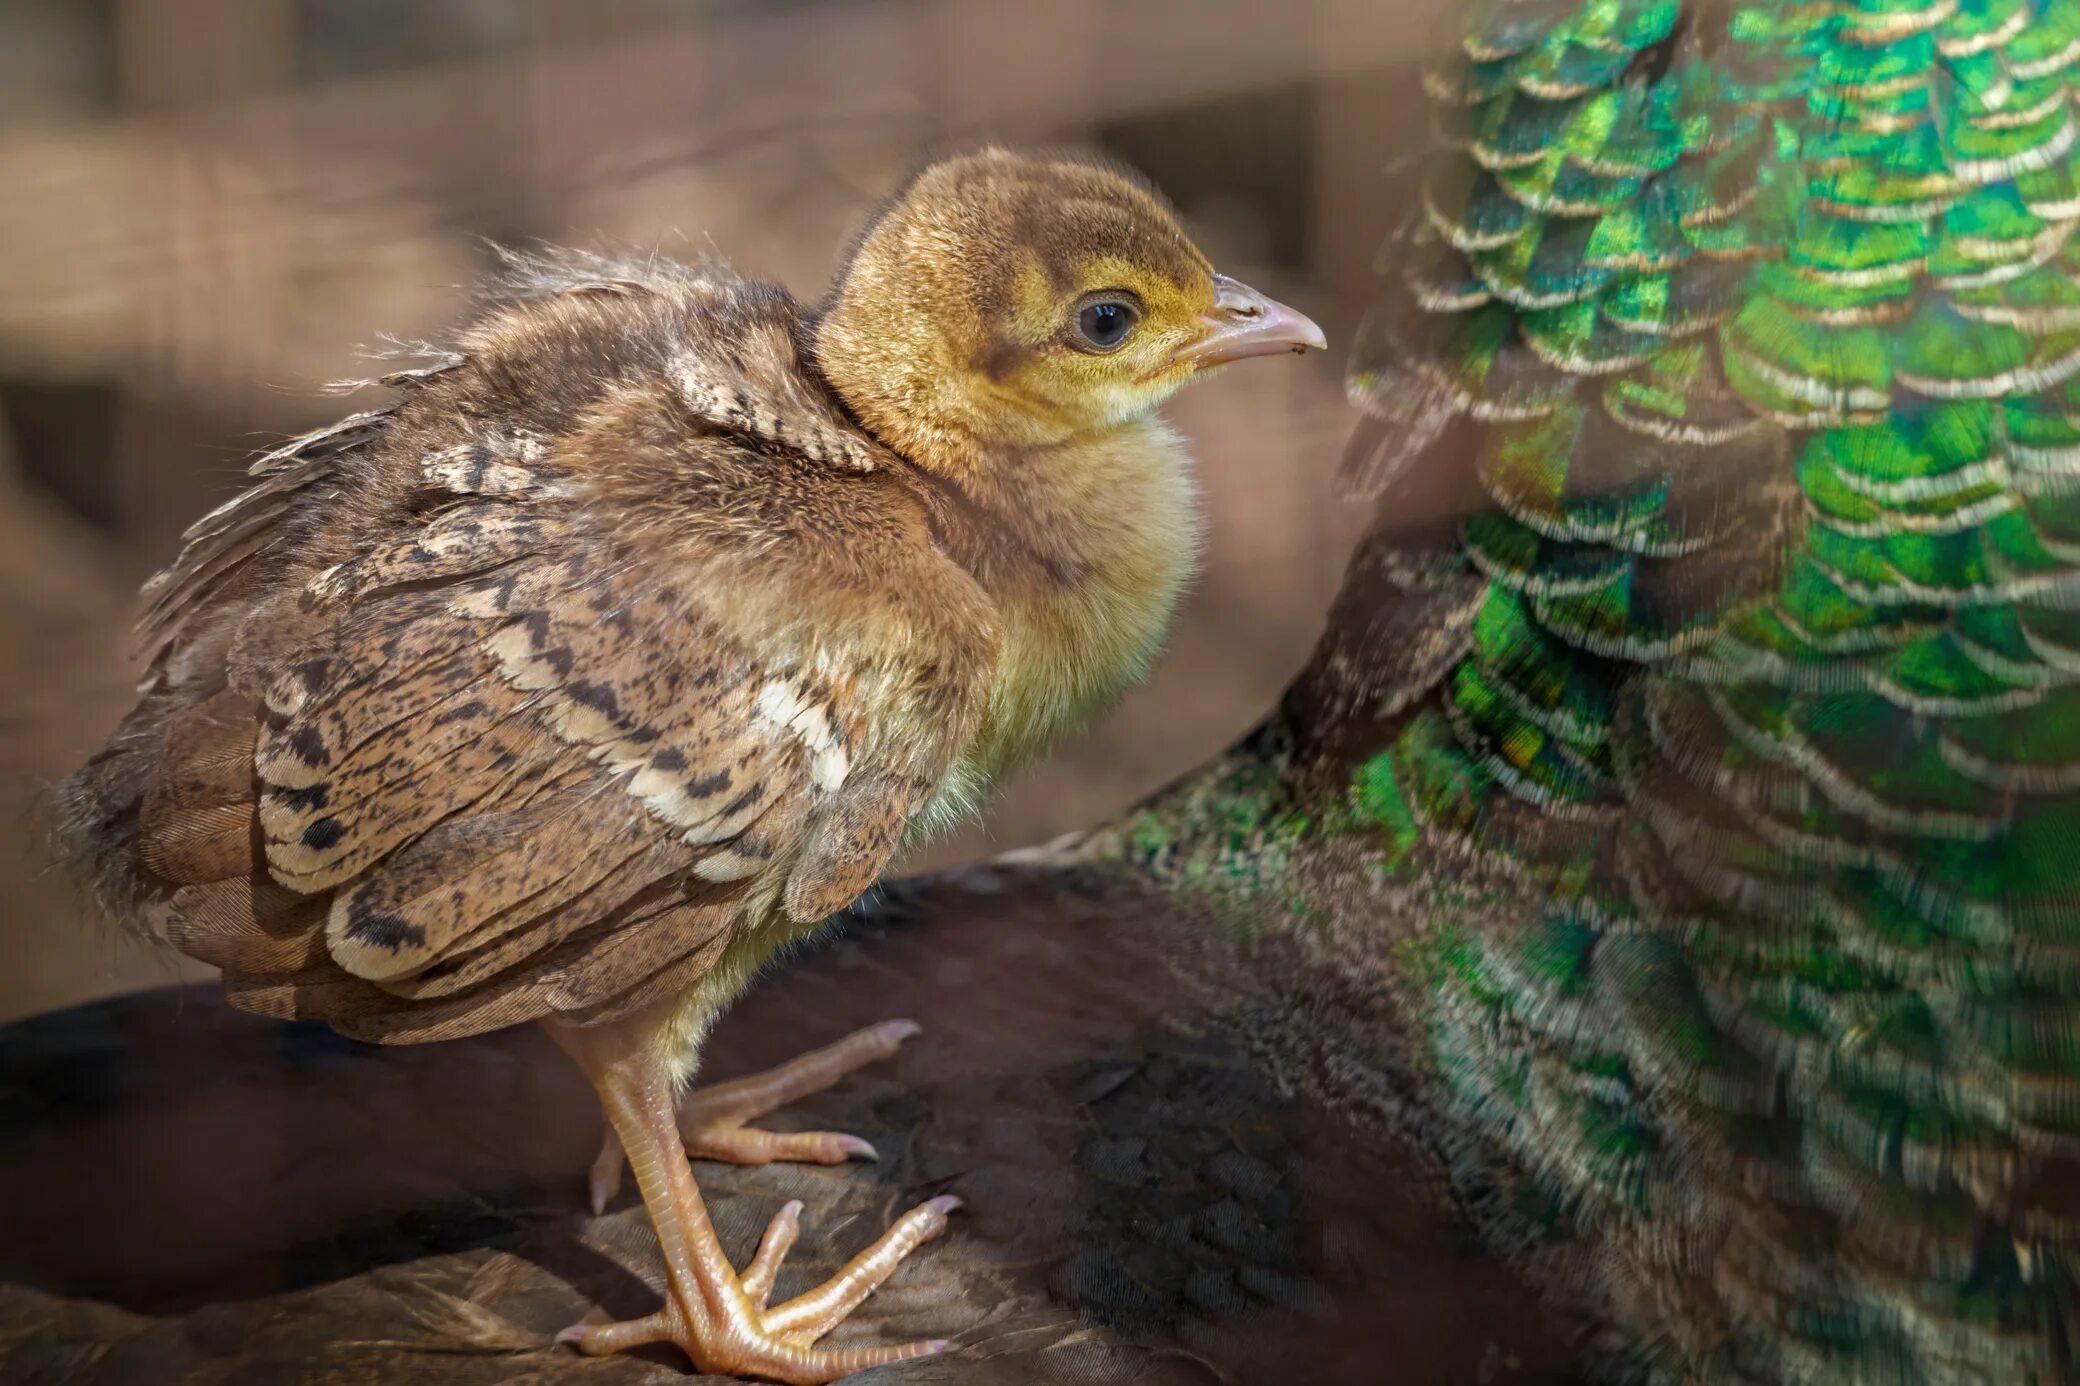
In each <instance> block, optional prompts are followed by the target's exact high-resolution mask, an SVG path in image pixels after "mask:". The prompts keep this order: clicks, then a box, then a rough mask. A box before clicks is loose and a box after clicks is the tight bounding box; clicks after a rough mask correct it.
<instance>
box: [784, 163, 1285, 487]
mask: <svg viewBox="0 0 2080 1386" xmlns="http://www.w3.org/2000/svg"><path fill="white" fill-rule="evenodd" d="M1324 345H1325V342H1324V340H1323V337H1322V333H1321V329H1320V328H1318V327H1316V326H1315V325H1314V323H1312V322H1310V321H1309V320H1308V319H1307V318H1305V317H1304V316H1302V315H1301V314H1299V313H1297V312H1294V311H1293V310H1292V309H1290V308H1287V307H1285V306H1284V305H1283V304H1280V303H1276V302H1274V301H1272V300H1271V299H1269V298H1266V297H1265V296H1264V295H1262V294H1259V293H1257V292H1256V291H1255V290H1253V289H1250V288H1249V287H1247V286H1246V285H1243V284H1239V283H1237V282H1236V281H1234V280H1232V279H1229V278H1227V277H1225V276H1223V275H1220V274H1216V273H1215V272H1214V270H1213V267H1212V265H1211V264H1209V263H1208V261H1207V259H1206V257H1205V256H1204V255H1203V254H1202V253H1200V251H1199V249H1198V247H1197V246H1195V245H1193V244H1192V242H1191V240H1190V238H1189V237H1187V236H1186V235H1185V233H1184V231H1183V229H1182V228H1181V227H1180V226H1179V225H1178V224H1177V220H1176V218H1175V216H1174V215H1173V214H1172V213H1171V211H1170V209H1169V208H1168V207H1167V206H1165V205H1164V203H1163V202H1162V201H1161V200H1160V199H1159V198H1158V197H1157V196H1156V194H1155V193H1154V192H1153V191H1151V190H1150V189H1148V188H1147V187H1146V186H1145V185H1143V184H1142V183H1141V182H1139V181H1138V180H1137V179H1135V178H1133V177H1132V176H1130V175H1128V174H1126V173H1124V172H1121V171H1119V170H1116V169H1114V168H1111V167H1109V166H1105V165H1101V164H1096V163H1091V162H1087V161H1084V160H1080V159H1074V158H1066V157H1057V158H1035V157H1029V156H1025V155H1018V154H1012V153H1009V152H1007V151H1004V150H997V149H991V150H985V151H983V152H982V153H979V154H974V155H969V156H965V157H963V158H958V159H953V160H949V161H947V162H945V163H940V164H936V165H933V166H932V167H931V168H928V169H927V170H925V171H924V172H923V173H922V174H920V175H919V176H918V177H917V178H916V179H915V180H913V181H912V182H911V183H910V184H909V186H907V187H906V188H905V189H903V190H902V191H901V192H900V193H898V194H897V195H896V197H895V198H894V199H893V200H892V201H891V202H890V203H889V205H888V206H887V207H886V208H885V209H884V210H883V212H882V213H881V215H880V216H878V217H877V218H876V219H875V220H874V221H873V222H872V223H871V224H870V225H869V226H868V228H867V229H866V231H865V232H864V233H863V234H862V236H861V237H860V239H859V241H858V243H857V245H856V246H855V248H854V251H853V254H852V256H851V258H850V259H849V261H848V262H847V264H846V266H845V268H844V269H843V270H842V271H841V272H840V274H839V276H838V279H837V283H836V285H835V287H834V289H833V291H832V294H831V297H830V299H829V300H828V301H827V302H826V304H825V306H824V309H823V312H822V315H821V317H820V320H819V323H818V326H817V334H816V350H817V355H818V358H819V361H820V363H821V365H822V366H823V369H824V371H825V373H826V374H827V375H828V376H829V378H830V379H831V382H832V384H833V385H835V386H836V387H837V389H838V391H839V393H840V394H841V395H843V396H844V398H845V399H846V402H847V403H848V404H850V405H851V406H852V408H853V409H854V411H855V412H856V413H858V415H859V416H860V419H861V421H862V422H863V423H865V424H866V425H867V427H868V428H870V429H872V430H873V431H874V432H875V433H876V434H877V435H878V436H880V437H881V438H883V439H884V440H885V441H887V442H888V443H890V444H891V445H892V446H894V447H895V448H897V449H898V450H899V451H901V452H903V453H905V454H906V455H908V456H909V457H911V459H912V460H913V461H915V462H917V464H918V465H920V466H923V467H926V468H928V469H938V470H944V471H949V472H959V471H963V470H967V469H969V468H972V467H975V466H981V465H988V464H989V463H990V462H991V461H992V460H995V461H1002V460H1004V459H1005V458H1006V457H1007V456H1008V455H1015V454H1016V453H1017V452H1018V451H1019V450H1021V449H1027V448H1035V447H1047V446H1050V445H1053V444H1058V443H1062V442H1066V441H1069V440H1072V439H1075V438H1078V437H1085V436H1089V435H1093V434H1097V433H1101V432H1103V431H1105V430H1107V429H1111V428H1116V427H1118V426H1119V425H1121V424H1124V423H1126V422H1128V421H1131V420H1133V419H1136V418H1139V417H1142V416H1144V415H1147V414H1148V413H1150V412H1151V411H1153V410H1154V409H1155V408H1156V406H1158V405H1159V404H1161V403H1162V402H1163V401H1164V400H1166V399H1168V398H1169V397H1170V396H1171V395H1172V394H1174V393H1176V391H1177V390H1178V389H1179V388H1180V387H1182V386H1183V385H1185V384H1186V383H1188V382H1189V381H1191V380H1193V379H1195V378H1196V377H1198V376H1200V375H1202V374H1203V373H1205V372H1206V371H1208V370H1210V369H1212V368H1214V367H1217V366H1220V365H1223V364H1225V363H1227V362H1230V361H1235V360H1240V359H1242V358H1244V357H1248V356H1257V355H1265V354H1270V353H1277V352H1287V351H1304V350H1307V349H1309V348H1318V347H1321V346H1324Z"/></svg>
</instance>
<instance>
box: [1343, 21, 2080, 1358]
mask: <svg viewBox="0 0 2080 1386" xmlns="http://www.w3.org/2000/svg"><path fill="white" fill-rule="evenodd" d="M1455 22H1456V23H1457V24H1458V25H1459V27H1458V30H1457V32H1458V34H1459V36H1460V39H1461V50H1460V52H1459V53H1458V54H1457V55H1456V56H1455V61H1453V62H1452V63H1450V64H1447V65H1446V67H1445V68H1444V69H1443V70H1442V71H1441V72H1440V75H1439V76H1438V77H1437V78H1436V79H1435V80H1434V81H1433V84H1432V90H1433V95H1434V97H1435V99H1436V104H1437V108H1438V110H1439V112H1440V119H1441V121H1442V126H1443V131H1444V140H1443V145H1444V148H1443V149H1442V150H1441V152H1440V153H1439V155H1438V156H1437V159H1436V161H1435V164H1434V167H1433V168H1432V169H1431V170H1430V175H1429V177H1428V179H1427V181H1426V186H1425V189H1424V198H1423V213H1424V214H1423V217H1422V221H1421V224H1420V226H1419V228H1418V230H1417V231H1416V233H1415V234H1414V236H1413V238H1412V239H1410V240H1408V241H1406V242H1404V243H1402V244H1401V245H1399V246H1397V247H1395V248H1394V249H1392V250H1391V251H1390V252H1389V255H1390V257H1391V258H1392V259H1393V260H1394V261H1395V262H1396V263H1398V264H1399V265H1400V266H1401V267H1402V269H1403V271H1404V273H1403V275H1402V278H1401V281H1400V282H1399V283H1397V284H1396V285H1395V286H1394V287H1393V288H1392V289H1391V290H1390V293H1389V296H1388V301H1387V302H1386V303H1384V304H1382V306H1381V308H1380V310H1379V311H1378V312H1377V313H1376V314H1375V315H1374V317H1373V320H1372V322H1371V324H1370V325H1369V326H1368V329H1367V332H1366V335H1365V337H1364V339H1363V341H1362V342H1361V346H1360V356H1359V359H1358V362H1357V365H1356V369H1355V370H1354V373H1353V376H1352V381H1351V384H1352V393H1353V397H1354V398H1355V399H1357V400H1358V401H1359V402H1360V404H1361V405H1362V406H1363V407H1364V408H1365V410H1366V411H1367V413H1368V415H1369V416H1370V417H1369V419H1368V422H1367V424H1366V426H1365V427H1364V428H1363V429H1361V431H1360V434H1359V437H1358V440H1357V442H1356V443H1355V445H1354V447H1353V449H1352V452H1351V455H1350V458H1351V461H1350V471H1349V476H1350V479H1351V481H1352V482H1353V484H1354V485H1355V486H1356V487H1357V489H1360V490H1371V491H1378V490H1381V489H1386V488H1392V487H1394V486H1395V485H1397V484H1398V483H1400V481H1401V479H1402V478H1404V477H1408V476H1413V475H1415V474H1417V473H1419V472H1424V471H1430V470H1434V469H1436V468H1440V467H1441V468H1447V469H1461V468H1470V469H1471V470H1472V471H1473V472H1474V473H1475V474H1476V476H1477V478H1478V481H1479V484H1480V489H1481V492H1482V494H1483V498H1484V502H1485V503H1484V504H1483V505H1481V506H1479V507H1477V508H1476V509H1475V512H1474V513H1472V514H1471V515H1469V516H1468V517H1467V518H1466V519H1465V520H1464V521H1463V522H1462V523H1461V524H1459V525H1458V527H1457V531H1456V534H1455V536H1454V538H1455V541H1456V549H1457V559H1456V566H1454V565H1453V563H1452V562H1451V561H1450V560H1446V561H1445V562H1444V564H1443V569H1444V571H1446V572H1456V573H1458V574H1460V575H1461V577H1460V578H1457V579H1447V578H1439V577H1438V576H1437V568H1438V565H1437V564H1435V563H1433V564H1431V565H1429V567H1427V568H1426V569H1425V572H1426V574H1428V576H1427V577H1426V579H1425V580H1426V582H1428V583H1429V584H1430V586H1428V587H1425V586H1423V585H1422V584H1417V583H1414V582H1410V583H1409V584H1408V586H1409V592H1410V600H1431V598H1430V597H1429V596H1428V595H1427V593H1428V592H1430V591H1432V590H1434V588H1435V585H1436V583H1437V582H1440V581H1463V580H1467V579H1470V580H1474V581H1478V582H1479V583H1480V584H1481V585H1482V590H1483V595H1482V597H1481V599H1480V606H1479V609H1478V611H1477V613H1476V614H1475V616H1474V617H1473V619H1472V620H1471V621H1470V623H1468V625H1467V627H1466V630H1465V634H1464V637H1463V640H1462V641H1461V642H1460V644H1459V646H1458V651H1459V655H1458V658H1457V659H1456V661H1455V662H1454V663H1452V664H1451V665H1450V667H1449V668H1448V669H1446V670H1444V671H1443V672H1441V673H1440V674H1439V676H1438V677H1437V679H1436V681H1435V683H1434V684H1433V685H1432V687H1431V689H1430V690H1429V693H1428V695H1427V697H1426V699H1425V700H1424V701H1423V702H1421V703H1420V704H1418V705H1413V706H1414V708H1415V710H1414V711H1413V712H1412V713H1410V714H1409V715H1407V716H1405V717H1403V718H1402V719H1401V720H1400V721H1399V722H1398V723H1397V730H1396V731H1395V733H1394V738H1393V741H1392V744H1391V745H1390V746H1389V747H1388V748H1387V749H1386V750H1385V751H1384V753H1382V754H1380V755H1378V756H1377V757H1376V758H1373V759H1371V760H1369V761H1368V762H1366V763H1365V764H1364V765H1363V766H1362V767H1360V768H1359V770H1358V781H1357V786H1356V791H1355V793H1356V798H1355V800H1354V802H1355V803H1356V804H1357V805H1358V806H1359V807H1360V808H1361V810H1362V811H1363V812H1364V813H1365V814H1366V815H1367V816H1368V817H1370V818H1371V819H1373V820H1375V821H1376V822H1378V823H1379V824H1381V825H1382V826H1383V828H1384V830H1385V832H1386V834H1387V839H1386V840H1387V842H1388V844H1389V853H1390V863H1391V864H1390V872H1392V873H1399V874H1400V875H1401V876H1403V877H1404V878H1406V879H1408V880H1411V881H1417V882H1420V881H1425V880H1429V881H1433V882H1444V881H1454V880H1457V881H1461V882H1463V881H1464V880H1465V879H1466V878H1467V863H1468V862H1469V861H1470V860H1472V858H1470V857H1469V856H1468V852H1469V851H1472V852H1475V853H1498V852H1499V853H1500V854H1501V856H1502V859H1503V860H1506V861H1507V862H1508V863H1509V866H1510V869H1511V870H1512V871H1513V872H1516V873H1517V874H1518V876H1519V878H1520V879H1521V880H1522V881H1523V882H1524V883H1525V885H1526V887H1527V888H1528V890H1529V892H1530V893H1531V895H1532V896H1533V897H1534V898H1537V899H1541V900H1542V901H1543V902H1544V903H1543V904H1542V905H1540V906H1539V908H1538V909H1537V910H1535V911H1534V912H1533V913H1532V915H1531V916H1529V917H1527V915H1526V913H1525V911H1524V910H1522V909H1520V908H1505V907H1503V906H1502V905H1500V904H1498V903H1496V902H1495V900H1493V899H1491V898H1488V897H1485V896H1482V895H1481V894H1480V892H1478V891H1473V892H1469V891H1468V890H1467V889H1466V888H1464V886H1463V885H1460V886H1455V887H1454V888H1453V889H1452V890H1450V891H1446V892H1443V893H1442V894H1441V898H1440V901H1439V911H1438V927H1437V928H1436V929H1435V930H1434V932H1433V933H1432V934H1431V935H1430V936H1429V937H1428V938H1426V939H1424V940H1422V941H1421V942H1420V946H1419V947H1415V948H1413V949H1412V951H1411V952H1410V955H1409V957H1408V958H1407V960H1406V961H1407V962H1408V963H1409V964H1410V970H1411V976H1412V977H1413V978H1414V979H1415V980H1416V981H1417V982H1418V983H1419V984H1420V1003H1419V1004H1420V1007H1421V1009H1422V1011H1423V1013H1424V1014H1425V1016H1426V1018H1427V1024H1428V1033H1429V1035H1430V1037H1431V1039H1432V1044H1433V1052H1432V1054H1431V1059H1432V1062H1433V1065H1434V1069H1435V1076H1436V1078H1437V1079H1438V1081H1439V1084H1440V1088H1441V1094H1442V1096H1443V1099H1444V1101H1445V1103H1446V1106H1447V1108H1448V1109H1449V1110H1450V1111H1451V1112H1452V1114H1453V1116H1454V1119H1455V1120H1456V1121H1457V1122H1458V1123H1460V1129H1461V1130H1462V1131H1465V1132H1469V1133H1471V1134H1470V1136H1469V1137H1468V1141H1467V1145H1466V1147H1465V1149H1466V1151H1467V1153H1468V1155H1469V1158H1468V1159H1467V1161H1466V1162H1465V1164H1464V1168H1466V1169H1469V1170H1471V1169H1475V1168H1479V1169H1481V1170H1484V1171H1486V1173H1485V1174H1484V1175H1483V1177H1484V1178H1489V1179H1495V1180H1498V1181H1499V1182H1500V1183H1501V1185H1502V1187H1503V1188H1504V1190H1505V1196H1504V1197H1502V1198H1501V1199H1495V1198H1492V1197H1491V1198H1489V1199H1488V1206H1489V1207H1490V1208H1491V1209H1493V1208H1496V1207H1497V1206H1498V1205H1504V1204H1506V1205H1508V1207H1507V1209H1506V1210H1505V1211H1506V1213H1507V1217H1506V1218H1505V1219H1504V1220H1505V1221H1510V1222H1512V1224H1513V1225H1514V1226H1515V1227H1516V1229H1517V1233H1516V1234H1517V1235H1519V1236H1521V1237H1523V1238H1524V1239H1525V1240H1524V1241H1523V1242H1522V1243H1520V1244H1522V1245H1525V1246H1526V1247H1527V1248H1529V1249H1531V1250H1533V1251H1534V1252H1535V1251H1536V1250H1537V1249H1538V1248H1539V1247H1541V1246H1545V1247H1558V1246H1561V1245H1564V1244H1565V1243H1566V1242H1567V1241H1568V1240H1569V1239H1570V1238H1571V1239H1578V1240H1579V1241H1581V1242H1586V1243H1588V1244H1589V1245H1591V1246H1593V1247H1594V1248H1595V1251H1594V1253H1593V1255H1592V1257H1591V1258H1590V1259H1589V1260H1588V1261H1587V1262H1586V1263H1585V1262H1583V1261H1580V1260H1576V1261H1572V1262H1569V1264H1571V1265H1574V1266H1576V1267H1578V1268H1579V1267H1580V1266H1582V1265H1584V1264H1587V1265H1588V1266H1589V1267H1590V1268H1591V1271H1590V1273H1589V1274H1587V1275H1585V1276H1582V1277H1580V1278H1579V1279H1578V1280H1577V1281H1576V1283H1575V1286H1574V1288H1576V1289H1580V1288H1581V1287H1582V1286H1583V1285H1586V1284H1591V1283H1593V1284H1595V1285H1596V1287H1597V1288H1596V1290H1595V1291H1594V1293H1593V1295H1592V1298H1594V1299H1596V1300H1598V1301H1599V1302H1600V1304H1601V1305H1602V1307H1603V1309H1604V1310H1605V1311H1606V1312H1608V1313H1610V1314H1612V1315H1613V1317H1614V1319H1615V1321H1616V1324H1617V1327H1618V1330H1619V1333H1618V1335H1617V1340H1616V1342H1615V1344H1614V1352H1613V1360H1615V1361H1617V1362H1620V1363H1626V1364H1629V1368H1630V1369H1631V1370H1633V1371H1636V1372H1639V1373H1641V1374H1642V1375H1643V1376H1645V1377H1647V1378H1649V1379H1686V1380H1687V1379H1709V1380H1738V1381H1801V1382H1823V1381H1824V1382H1866V1381H1867V1382H1879V1381H1883V1382H1888V1383H1896V1382H1924V1383H1937V1382H1960V1381H1983V1382H1996V1381H1998V1382H2021V1381H2036V1382H2048V1381H2052V1380H2064V1379H2069V1375H2070V1373H2071V1371H2072V1370H2073V1369H2074V1357H2073V1343H2074V1341H2075V1336H2074V1335H2075V1329H2076V1327H2080V1318H2076V1304H2080V1299H2076V1295H2075V1286H2076V1283H2080V1281H2076V1269H2075V1265H2074V1259H2073V1258H2074V1253H2075V1246H2076V1234H2080V1224H2076V1222H2075V1215H2076V1213H2080V1208H2076V1206H2075V1203H2074V1198H2073V1190H2074V1188H2075V1187H2076V1181H2080V1068H2076V1056H2080V1042H2076V1040H2080V1006H2076V996H2080V970H2076V958H2080V955H2076V954H2075V952H2074V948H2075V944H2076V941H2080V930H2076V923H2080V621H2076V617H2075V611H2076V609H2080V234H2076V230H2075V228H2076V226H2080V153H2076V122H2080V114H2076V110H2075V91H2076V85H2075V84H2076V80H2080V6H2075V5H2073V4H2071V3H2068V0H1967V2H1966V3H1953V2H1952V0H1941V3H1932V2H1930V0H1857V2H1856V3H1849V4H1818V3H1748V4H1709V3H1695V4H1678V3H1675V0H1612V2H1611V3H1601V2H1600V0H1599V2H1598V3H1582V2H1581V0H1487V2H1486V3H1482V4H1478V5H1474V6H1471V7H1469V8H1468V9H1466V10H1465V11H1464V12H1463V13H1462V14H1460V15H1458V16H1457V17H1456V21H1455ZM1389 504H1391V497H1390V501H1389ZM1403 705H1409V704H1407V703H1406V700H1404V704H1403ZM1626 1379H1630V1378H1629V1377H1628V1378H1626Z"/></svg>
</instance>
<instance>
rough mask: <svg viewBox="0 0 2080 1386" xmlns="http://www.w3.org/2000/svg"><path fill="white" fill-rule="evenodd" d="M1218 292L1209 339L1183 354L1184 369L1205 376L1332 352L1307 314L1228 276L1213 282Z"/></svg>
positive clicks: (1210, 316)
mask: <svg viewBox="0 0 2080 1386" xmlns="http://www.w3.org/2000/svg"><path fill="white" fill-rule="evenodd" d="M1213 289H1214V298H1213V311H1212V312H1211V313H1208V314H1207V315H1206V326H1207V333H1206V335H1205V336H1203V337H1201V338H1199V340H1198V341H1196V342H1193V343H1192V344H1191V345H1190V346H1188V347H1186V348H1185V349H1184V350H1183V351H1181V352H1179V353H1178V358H1177V359H1178V360H1179V361H1180V362H1181V363H1182V364H1185V365H1188V366H1190V367H1192V368H1193V369H1194V370H1202V371H1203V370H1210V369H1211V368H1213V367H1214V366H1225V365H1226V364H1227V363H1228V362H1230V361H1241V360H1243V359H1245V358H1247V357H1251V356H1276V355H1278V354H1279V353H1280V352H1283V351H1306V350H1308V349H1309V348H1313V349H1314V350H1317V351H1325V350H1327V349H1328V346H1329V339H1328V338H1327V337H1324V336H1323V335H1322V329H1321V328H1319V327H1317V326H1315V323H1314V319H1312V318H1310V317H1308V316H1307V315H1306V314H1305V313H1302V312H1299V311H1297V310H1295V309H1292V308H1288V307H1286V306H1285V305H1284V304H1283V303H1280V302H1279V301H1278V300H1277V299H1273V298H1266V297H1265V296H1264V295H1263V294H1260V293H1258V292H1257V291H1256V290H1255V289H1252V288H1251V287H1250V286H1249V285H1247V284H1241V283H1237V282H1236V281H1235V280H1233V279H1230V278H1228V276H1227V275H1225V274H1216V275H1215V276H1214V277H1213Z"/></svg>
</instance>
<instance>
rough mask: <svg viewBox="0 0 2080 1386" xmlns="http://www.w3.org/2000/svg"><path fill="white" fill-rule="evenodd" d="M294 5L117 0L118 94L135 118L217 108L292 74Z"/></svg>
mask: <svg viewBox="0 0 2080 1386" xmlns="http://www.w3.org/2000/svg"><path fill="white" fill-rule="evenodd" d="M295 41H296V6H295V3H294V0H182V2H181V3H180V4H178V5H169V4H166V3H165V2H164V0H116V5H115V44H116V90H117V93H118V99H119V100H120V102H121V103H122V105H123V106H124V107H126V108H128V109H130V110H133V111H139V112H153V113H159V112H171V111H179V110H186V109H191V108H194V107H197V106H202V105H213V104H221V103H222V102H223V100H224V94H225V93H226V92H241V91H250V92H256V93H257V92H261V91H266V90H269V89H271V88H273V87H277V86H280V85H282V84H283V83H285V82H286V81H287V80H288V78H289V76H290V75H291V73H292V72H293V70H294V67H295V52H296V50H295Z"/></svg>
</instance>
